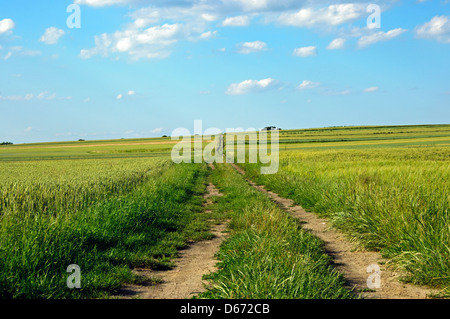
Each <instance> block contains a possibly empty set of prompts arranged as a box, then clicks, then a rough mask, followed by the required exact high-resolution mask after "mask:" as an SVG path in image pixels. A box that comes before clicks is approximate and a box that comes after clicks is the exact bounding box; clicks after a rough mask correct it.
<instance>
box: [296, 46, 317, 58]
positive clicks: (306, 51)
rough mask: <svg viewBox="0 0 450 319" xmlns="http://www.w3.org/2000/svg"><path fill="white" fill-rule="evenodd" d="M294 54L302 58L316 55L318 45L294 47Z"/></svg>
mask: <svg viewBox="0 0 450 319" xmlns="http://www.w3.org/2000/svg"><path fill="white" fill-rule="evenodd" d="M292 54H293V55H295V56H299V57H302V58H306V57H309V56H316V55H317V47H316V46H309V47H302V48H296V49H294V52H293V53H292Z"/></svg>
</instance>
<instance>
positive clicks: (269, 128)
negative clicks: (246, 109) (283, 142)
mask: <svg viewBox="0 0 450 319" xmlns="http://www.w3.org/2000/svg"><path fill="white" fill-rule="evenodd" d="M276 129H277V128H276V126H266V127H265V128H263V129H262V130H263V131H274V130H276Z"/></svg>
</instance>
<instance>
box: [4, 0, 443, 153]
mask: <svg viewBox="0 0 450 319" xmlns="http://www.w3.org/2000/svg"><path fill="white" fill-rule="evenodd" d="M195 120H201V121H202V125H203V130H206V129H207V128H219V129H221V130H222V131H225V130H226V129H227V128H243V129H244V130H247V129H250V128H255V129H259V128H262V127H265V126H269V125H271V126H272V125H273V126H277V127H280V128H282V129H301V128H313V127H328V126H353V125H404V124H449V123H450V1H449V0H410V1H402V0H397V1H393V0H391V1H389V0H379V1H377V0H373V1H369V2H361V1H351V0H349V1H327V0H318V1H311V0H309V1H308V0H297V1H295V0H278V1H274V0H246V1H244V0H166V1H162V0H75V1H64V0H58V1H56V0H53V1H51V0H36V1H29V0H27V1H25V0H14V1H7V0H0V140H1V141H10V142H13V143H15V144H17V143H33V142H52V141H71V140H78V139H80V138H82V139H86V140H99V139H116V138H144V137H158V136H162V135H169V136H170V135H171V133H172V132H173V130H175V129H176V128H186V129H188V130H190V131H191V132H193V130H194V121H195ZM1 141H0V142H1Z"/></svg>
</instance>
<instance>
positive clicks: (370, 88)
mask: <svg viewBox="0 0 450 319" xmlns="http://www.w3.org/2000/svg"><path fill="white" fill-rule="evenodd" d="M378 90H379V88H378V86H372V87H369V88H366V89H364V93H371V92H376V91H378Z"/></svg>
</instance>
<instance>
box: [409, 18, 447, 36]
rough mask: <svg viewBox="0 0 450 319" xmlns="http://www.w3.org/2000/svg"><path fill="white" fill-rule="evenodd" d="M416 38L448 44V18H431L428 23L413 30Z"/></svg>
mask: <svg viewBox="0 0 450 319" xmlns="http://www.w3.org/2000/svg"><path fill="white" fill-rule="evenodd" d="M415 33H416V36H417V37H418V38H423V39H432V40H437V41H440V42H444V43H450V18H449V17H446V16H436V17H433V18H432V19H431V20H430V21H429V22H426V23H425V24H423V25H421V26H417V27H416V29H415Z"/></svg>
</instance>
